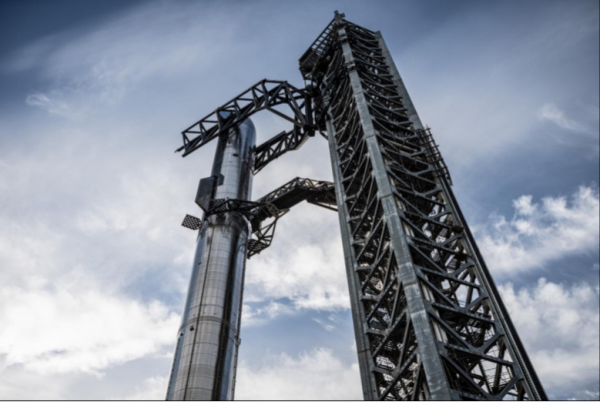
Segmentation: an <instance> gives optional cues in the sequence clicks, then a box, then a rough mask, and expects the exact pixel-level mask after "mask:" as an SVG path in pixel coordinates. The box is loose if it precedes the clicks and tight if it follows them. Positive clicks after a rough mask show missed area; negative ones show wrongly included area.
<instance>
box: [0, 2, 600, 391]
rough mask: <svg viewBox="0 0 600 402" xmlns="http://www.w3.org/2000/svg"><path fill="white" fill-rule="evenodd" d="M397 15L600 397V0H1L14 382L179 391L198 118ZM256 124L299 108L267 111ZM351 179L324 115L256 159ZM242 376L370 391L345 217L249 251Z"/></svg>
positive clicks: (464, 186) (526, 289) (400, 45)
mask: <svg viewBox="0 0 600 402" xmlns="http://www.w3.org/2000/svg"><path fill="white" fill-rule="evenodd" d="M334 10H339V11H340V12H344V13H345V14H346V18H347V19H348V20H349V21H352V22H354V23H357V24H359V25H362V26H364V27H366V28H368V29H371V30H380V31H381V32H382V34H383V36H384V38H385V40H386V42H387V45H388V47H389V48H390V51H391V53H392V56H393V58H394V60H395V62H396V64H397V67H398V69H399V71H400V74H401V75H402V77H403V79H404V81H405V84H406V86H407V87H408V90H409V91H410V94H411V97H412V99H413V101H414V103H415V106H416V108H417V110H418V111H419V114H420V116H421V119H422V120H423V122H424V123H425V124H427V125H429V126H430V127H431V128H432V132H433V135H434V136H435V138H436V140H437V142H438V144H439V145H440V149H441V151H442V154H443V155H444V158H445V160H446V162H447V164H448V166H449V168H450V171H451V174H452V178H453V181H454V191H455V193H456V196H457V198H458V200H459V202H460V204H461V206H462V209H463V211H464V213H465V215H466V218H467V221H468V222H469V224H470V226H471V228H472V229H473V231H474V234H475V237H476V239H477V242H478V244H479V247H480V248H481V249H482V252H483V255H484V257H485V258H486V261H487V264H488V266H489V267H490V269H491V271H492V274H493V276H494V279H495V281H496V283H497V284H498V285H499V287H500V291H501V293H502V297H503V299H504V301H505V303H506V305H507V307H508V309H509V311H510V312H511V316H512V319H513V321H514V322H515V325H516V327H517V329H518V331H519V334H520V336H521V337H522V339H523V342H524V343H525V346H526V348H527V350H528V353H529V355H530V357H531V359H532V361H533V364H534V366H535V367H536V369H537V372H538V374H539V376H540V377H541V380H542V382H543V384H544V386H545V388H546V391H547V392H548V394H549V396H550V397H551V398H553V399H569V398H571V399H598V398H599V383H598V381H599V375H600V372H599V360H600V356H599V350H600V347H599V338H600V330H599V294H600V290H599V268H598V261H599V242H600V240H599V237H600V236H599V226H600V224H599V188H598V183H599V177H598V176H599V137H600V135H599V128H598V127H599V78H598V71H599V50H598V49H599V48H600V46H599V17H598V15H599V5H598V2H597V1H593V0H592V1H585V0H577V1H569V2H566V1H550V0H542V1H534V0H532V1H527V2H520V1H504V2H478V1H453V2H447V1H442V0H440V1H433V0H425V1H408V0H405V1H381V0H380V1H368V2H367V1H362V2H361V1H349V0H348V1H329V0H325V1H318V2H317V1H304V2H291V1H287V2H277V1H274V0H273V1H220V2H218V1H195V2H191V1H178V2H169V1H144V2H141V1H134V0H130V1H127V2H120V1H111V0H108V1H102V2H100V1H96V2H92V1H86V2H81V1H74V0H73V1H70V0H54V1H34V0H22V1H16V0H13V1H7V0H1V1H0V275H1V277H2V281H0V399H164V397H165V395H166V387H167V381H168V375H169V371H170V368H171V363H172V356H173V350H174V346H175V340H176V334H177V330H178V326H179V324H180V318H181V311H182V308H183V304H184V300H185V292H186V290H187V283H188V280H189V276H190V272H191V265H192V256H193V252H194V244H195V236H196V234H195V232H192V231H189V230H187V229H185V228H182V227H181V226H180V224H181V221H182V219H183V217H184V216H185V215H186V214H191V215H196V216H199V215H200V214H201V211H200V210H199V209H198V207H197V206H196V205H195V204H194V196H195V191H196V187H197V183H198V180H199V179H200V178H202V177H206V176H208V175H209V172H210V167H211V164H212V156H213V154H214V146H215V144H209V145H207V146H206V147H204V148H202V149H200V150H199V151H196V152H195V153H194V154H192V155H190V156H189V157H186V158H184V159H183V158H181V157H180V154H175V153H174V152H173V151H174V150H175V149H176V148H178V147H179V146H180V145H181V144H180V141H181V136H180V132H181V131H182V130H183V129H184V128H186V127H188V126H189V125H190V124H192V123H193V122H195V121H197V120H198V119H200V118H201V117H203V116H205V115H206V114H208V113H209V112H211V111H212V110H214V109H216V108H217V107H218V106H219V105H221V104H223V103H225V102H227V101H228V100H230V99H231V98H232V97H234V96H235V95H237V94H239V93H241V92H242V91H243V90H245V89H246V88H248V87H250V86H251V85H253V84H254V83H256V82H258V81H259V80H261V79H263V78H270V79H276V80H288V81H289V82H291V83H292V84H294V85H296V86H302V79H301V76H300V74H299V72H298V64H297V63H298V59H299V57H300V56H301V55H302V54H303V52H304V51H305V50H306V49H307V48H308V46H309V45H310V44H311V43H312V41H313V40H314V39H315V38H316V37H317V35H318V34H319V33H320V32H321V31H322V30H323V28H324V27H325V26H326V25H327V24H328V23H329V21H330V20H331V19H332V17H333V12H334ZM253 120H254V122H255V125H256V127H257V131H258V143H261V142H263V141H264V140H266V139H268V138H270V137H271V136H273V135H275V134H277V133H279V132H280V131H282V130H286V129H289V127H288V125H287V123H286V122H285V121H283V120H281V119H279V118H277V117H276V116H275V115H273V114H268V113H267V112H262V113H260V114H257V115H256V116H255V117H253ZM294 177H308V178H312V179H320V180H331V179H332V174H331V166H330V163H329V153H328V148H327V144H326V141H325V140H324V139H323V138H321V137H320V136H316V137H314V138H312V139H310V141H308V142H307V143H306V144H305V145H304V146H303V148H302V149H300V150H298V151H297V152H293V153H290V154H286V155H284V156H283V157H281V158H280V159H278V160H277V161H276V162H273V163H272V164H270V165H269V166H268V167H267V168H265V169H264V170H263V171H261V172H260V173H259V174H258V175H257V176H256V177H255V179H254V189H253V196H254V199H257V198H260V197H261V196H262V195H264V194H266V193H268V192H270V191H271V190H273V189H275V188H277V187H279V186H280V185H281V184H283V183H285V182H287V181H289V180H291V179H292V178H294ZM241 337H242V343H241V347H240V358H239V361H240V364H239V369H238V376H237V378H238V382H237V389H236V397H237V398H238V399H360V398H361V397H362V393H361V390H360V379H359V372H358V364H357V358H356V348H355V343H354V334H353V329H352V322H351V315H350V310H349V296H348V289H347V282H346V278H345V272H344V266H343V256H342V247H341V241H340V235H339V226H338V218H337V216H336V215H335V213H334V212H331V211H327V210H325V209H320V208H317V207H315V206H313V205H307V204H301V205H298V206H296V207H295V208H294V209H293V210H292V211H291V212H290V213H288V214H287V215H286V216H285V217H284V218H283V219H282V220H281V221H280V222H279V224H278V227H277V233H276V238H275V240H274V242H273V245H272V246H271V247H270V248H269V249H267V250H265V251H264V252H263V253H262V254H260V255H258V256H255V257H253V258H252V259H251V260H249V261H248V264H247V273H246V288H245V294H244V308H243V320H242V331H241Z"/></svg>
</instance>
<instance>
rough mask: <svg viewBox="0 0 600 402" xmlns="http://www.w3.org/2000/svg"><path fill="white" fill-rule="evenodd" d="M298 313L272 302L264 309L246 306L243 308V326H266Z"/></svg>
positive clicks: (281, 304)
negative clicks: (275, 320)
mask: <svg viewBox="0 0 600 402" xmlns="http://www.w3.org/2000/svg"><path fill="white" fill-rule="evenodd" d="M295 313H296V311H295V310H294V309H292V308H290V307H288V306H286V305H285V304H283V303H277V302H274V301H271V302H270V303H268V304H267V305H266V306H263V307H253V306H251V305H248V304H244V307H243V308H242V326H243V327H251V326H255V325H260V324H265V323H267V322H268V321H269V320H273V319H275V318H277V317H280V316H286V315H293V314H295Z"/></svg>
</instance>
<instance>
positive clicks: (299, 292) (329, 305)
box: [245, 228, 350, 310]
mask: <svg viewBox="0 0 600 402" xmlns="http://www.w3.org/2000/svg"><path fill="white" fill-rule="evenodd" d="M278 230H279V228H278ZM282 248H283V249H287V250H286V251H287V253H286V254H285V255H278V254H276V253H272V254H269V253H265V256H264V257H262V258H261V259H260V260H259V259H258V258H257V259H252V260H250V261H251V263H252V266H251V267H250V266H249V268H250V269H248V271H247V276H246V284H247V293H246V295H245V297H247V299H246V300H247V301H249V302H253V301H254V302H256V301H264V300H270V299H281V298H288V299H290V300H291V301H292V303H293V306H294V307H295V308H296V309H315V310H339V309H347V308H349V307H350V299H349V295H348V284H347V280H346V273H345V268H344V260H343V255H342V251H341V245H340V244H339V239H333V240H332V241H328V242H327V243H325V244H314V243H311V242H308V243H307V244H301V243H298V244H297V245H296V246H295V247H294V248H288V247H285V246H284V247H282ZM268 251H274V250H268ZM282 254H283V253H282Z"/></svg>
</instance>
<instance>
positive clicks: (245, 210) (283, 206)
mask: <svg viewBox="0 0 600 402" xmlns="http://www.w3.org/2000/svg"><path fill="white" fill-rule="evenodd" d="M302 201H306V202H308V203H310V204H314V205H317V206H320V207H323V208H326V209H330V210H333V211H337V209H336V205H337V202H336V198H335V192H334V185H333V183H331V182H328V181H319V180H311V179H304V178H301V177H296V178H295V179H293V180H290V181H289V182H287V183H285V184H284V185H282V186H281V187H279V188H277V189H276V190H274V191H272V192H270V193H269V194H267V195H265V196H263V197H261V198H259V199H258V200H256V201H246V200H236V199H230V198H226V199H214V200H211V202H210V207H209V209H208V210H207V211H206V213H205V215H204V219H205V220H206V219H207V217H209V216H211V215H222V214H225V213H227V212H238V213H240V214H242V215H244V216H246V218H247V219H248V221H249V222H250V227H251V228H252V237H253V238H252V239H250V240H249V242H248V258H250V257H252V256H253V255H255V254H259V253H260V252H261V251H263V250H264V249H266V248H267V247H269V246H270V245H271V242H272V241H273V235H274V234H275V227H276V224H277V220H278V219H279V218H281V217H282V216H283V215H285V214H286V213H287V212H288V211H289V210H290V208H292V207H293V206H294V205H296V204H299V203H301V202H302ZM202 224H203V223H202V220H201V219H199V218H196V217H195V216H192V215H186V216H185V218H184V219H183V222H182V223H181V226H183V227H186V228H188V229H191V230H200V229H201V228H202Z"/></svg>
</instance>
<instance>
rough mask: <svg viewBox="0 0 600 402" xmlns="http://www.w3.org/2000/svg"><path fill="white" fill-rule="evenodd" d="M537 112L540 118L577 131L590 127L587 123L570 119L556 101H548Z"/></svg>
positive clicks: (583, 130)
mask: <svg viewBox="0 0 600 402" xmlns="http://www.w3.org/2000/svg"><path fill="white" fill-rule="evenodd" d="M537 113H538V118H539V119H540V120H542V121H549V122H552V123H554V124H556V125H557V126H559V127H561V128H564V129H565V130H569V131H575V132H586V131H588V128H587V127H586V126H585V125H583V124H581V123H578V122H577V121H575V120H573V119H570V118H569V117H568V116H567V115H566V114H565V112H564V111H562V110H561V109H559V108H558V106H556V105H555V104H554V103H546V104H545V105H544V106H542V107H541V108H540V109H539V110H538V112H537Z"/></svg>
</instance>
